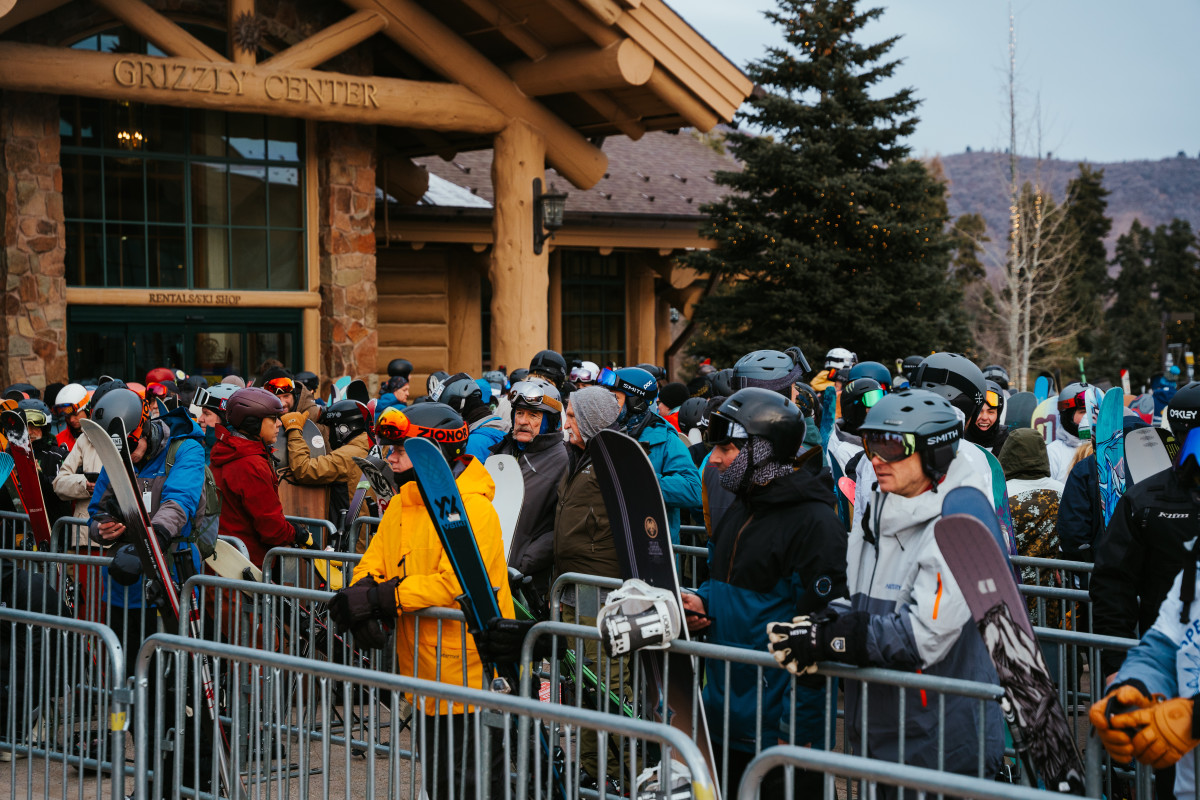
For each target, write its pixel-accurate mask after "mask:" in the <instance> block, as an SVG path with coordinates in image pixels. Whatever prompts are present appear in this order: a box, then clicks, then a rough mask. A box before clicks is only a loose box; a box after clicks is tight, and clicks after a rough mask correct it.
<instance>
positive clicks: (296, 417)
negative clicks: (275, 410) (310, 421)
mask: <svg viewBox="0 0 1200 800" xmlns="http://www.w3.org/2000/svg"><path fill="white" fill-rule="evenodd" d="M305 419H306V417H305V416H304V415H303V414H301V413H299V412H296V411H292V412H289V413H287V414H284V415H283V416H282V417H280V418H279V421H280V422H282V423H283V429H284V430H285V431H298V430H302V429H303V428H304V421H305Z"/></svg>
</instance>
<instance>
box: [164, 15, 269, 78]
mask: <svg viewBox="0 0 1200 800" xmlns="http://www.w3.org/2000/svg"><path fill="white" fill-rule="evenodd" d="M227 5H228V9H227V11H228V15H227V17H228V24H227V25H226V30H227V31H229V52H230V53H232V54H233V63H235V64H254V63H255V62H256V61H258V53H256V52H255V50H254V49H250V50H243V49H242V48H241V47H239V46H238V44H237V41H235V40H236V38H237V37H235V36H234V32H235V31H236V30H237V29H238V20H241V19H243V18H253V16H254V0H228V3H227ZM246 15H249V17H247V16H246ZM172 55H184V54H183V53H173V54H172Z"/></svg>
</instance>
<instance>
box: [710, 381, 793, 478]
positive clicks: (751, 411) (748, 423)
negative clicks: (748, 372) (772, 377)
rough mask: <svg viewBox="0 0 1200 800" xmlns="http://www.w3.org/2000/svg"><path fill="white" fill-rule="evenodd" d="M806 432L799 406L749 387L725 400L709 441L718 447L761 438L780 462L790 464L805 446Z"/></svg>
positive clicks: (713, 419) (713, 420) (713, 421)
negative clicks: (754, 437) (766, 442)
mask: <svg viewBox="0 0 1200 800" xmlns="http://www.w3.org/2000/svg"><path fill="white" fill-rule="evenodd" d="M804 430H805V423H804V417H803V416H801V414H800V409H799V408H797V407H796V404H795V403H793V402H792V401H791V400H788V399H787V398H786V397H784V396H783V395H781V394H779V393H778V392H774V391H771V390H770V389H763V388H760V387H757V386H749V387H746V388H745V389H738V390H737V391H736V392H734V393H733V395H731V396H730V397H727V398H725V402H723V403H721V405H720V406H719V407H718V408H717V410H716V411H714V412H713V413H712V415H711V417H710V418H709V420H708V430H707V431H705V439H706V440H707V441H708V442H709V443H710V444H714V445H715V444H723V443H725V442H730V441H739V440H748V439H749V438H750V437H751V436H759V437H761V438H763V439H766V440H767V441H768V442H770V443H771V449H772V450H773V451H774V453H775V458H776V460H778V461H781V462H784V463H788V462H790V461H791V460H792V459H793V458H795V457H796V453H797V451H799V450H800V445H801V444H803V443H804Z"/></svg>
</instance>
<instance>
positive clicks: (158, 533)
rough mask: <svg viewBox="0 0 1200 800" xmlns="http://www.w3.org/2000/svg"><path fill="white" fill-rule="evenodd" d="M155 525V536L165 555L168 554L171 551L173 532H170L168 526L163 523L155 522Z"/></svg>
mask: <svg viewBox="0 0 1200 800" xmlns="http://www.w3.org/2000/svg"><path fill="white" fill-rule="evenodd" d="M153 525H154V536H155V537H156V538H157V539H158V546H159V547H161V548H162V551H163V552H164V553H166V552H167V551H169V550H170V549H171V539H172V536H171V531H170V529H168V528H167V526H166V525H163V524H162V523H161V522H155V523H153Z"/></svg>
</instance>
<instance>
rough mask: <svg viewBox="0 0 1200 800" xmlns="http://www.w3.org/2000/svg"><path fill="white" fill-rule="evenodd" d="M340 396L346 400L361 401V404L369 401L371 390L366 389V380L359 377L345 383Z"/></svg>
mask: <svg viewBox="0 0 1200 800" xmlns="http://www.w3.org/2000/svg"><path fill="white" fill-rule="evenodd" d="M342 397H343V398H344V399H346V400H353V401H354V402H356V403H362V404H363V405H366V404H367V403H369V402H371V392H370V391H368V390H367V384H366V381H363V380H361V379H358V380H353V381H350V383H348V384H346V388H345V390H343V391H342Z"/></svg>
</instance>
